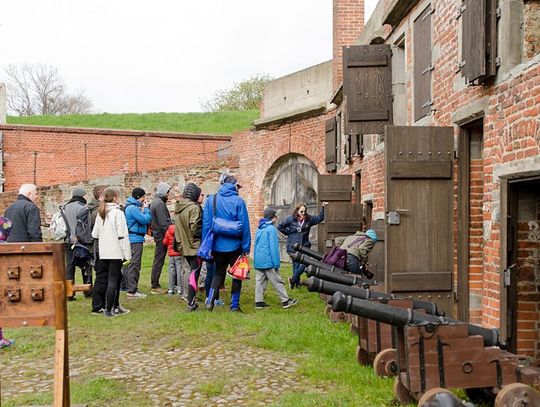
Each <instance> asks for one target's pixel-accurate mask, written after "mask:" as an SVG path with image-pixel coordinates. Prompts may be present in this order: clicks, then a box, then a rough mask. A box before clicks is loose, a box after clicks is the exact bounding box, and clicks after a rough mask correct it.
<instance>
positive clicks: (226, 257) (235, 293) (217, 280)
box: [208, 250, 242, 309]
mask: <svg viewBox="0 0 540 407" xmlns="http://www.w3.org/2000/svg"><path fill="white" fill-rule="evenodd" d="M241 254H242V250H237V251H234V252H214V253H213V255H214V262H215V265H216V268H215V270H214V278H212V285H211V287H210V292H209V293H208V294H209V295H208V297H209V298H210V306H211V307H213V306H214V303H215V301H216V299H217V298H218V296H219V289H220V288H221V286H222V285H223V283H224V282H225V274H226V272H227V267H228V266H232V265H233V264H234V263H235V262H236V260H238V257H240V255H241ZM241 290H242V280H238V279H236V278H233V280H232V285H231V309H238V308H240V292H241Z"/></svg>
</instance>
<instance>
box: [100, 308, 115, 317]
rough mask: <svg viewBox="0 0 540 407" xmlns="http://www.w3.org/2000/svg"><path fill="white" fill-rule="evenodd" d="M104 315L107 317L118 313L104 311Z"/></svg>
mask: <svg viewBox="0 0 540 407" xmlns="http://www.w3.org/2000/svg"><path fill="white" fill-rule="evenodd" d="M103 315H104V316H105V317H106V318H112V317H115V316H116V315H117V314H115V313H114V312H112V311H107V310H105V311H103Z"/></svg>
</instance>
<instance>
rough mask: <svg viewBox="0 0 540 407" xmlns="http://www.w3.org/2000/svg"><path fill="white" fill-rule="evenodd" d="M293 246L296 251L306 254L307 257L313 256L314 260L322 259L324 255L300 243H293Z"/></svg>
mask: <svg viewBox="0 0 540 407" xmlns="http://www.w3.org/2000/svg"><path fill="white" fill-rule="evenodd" d="M293 247H294V250H296V251H297V252H300V253H302V254H305V255H308V256H309V257H313V258H314V259H315V260H319V261H322V259H323V257H324V255H322V254H321V253H319V252H316V251H315V250H311V249H308V248H307V247H305V246H302V245H301V244H300V243H295V244H294V246H293Z"/></svg>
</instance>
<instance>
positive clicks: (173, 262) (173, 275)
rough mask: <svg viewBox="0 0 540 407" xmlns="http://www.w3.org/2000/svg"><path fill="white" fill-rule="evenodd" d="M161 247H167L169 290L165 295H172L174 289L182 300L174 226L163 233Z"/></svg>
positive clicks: (180, 260) (182, 290)
mask: <svg viewBox="0 0 540 407" xmlns="http://www.w3.org/2000/svg"><path fill="white" fill-rule="evenodd" d="M163 246H167V251H168V255H169V269H168V270H169V289H168V290H167V294H169V295H173V294H174V290H175V288H176V292H177V293H178V295H179V296H180V297H182V298H184V297H185V296H186V294H185V291H184V284H183V281H182V253H180V252H179V251H177V250H179V248H178V243H175V238H174V225H169V228H168V229H167V232H165V237H164V238H163ZM175 248H176V250H175Z"/></svg>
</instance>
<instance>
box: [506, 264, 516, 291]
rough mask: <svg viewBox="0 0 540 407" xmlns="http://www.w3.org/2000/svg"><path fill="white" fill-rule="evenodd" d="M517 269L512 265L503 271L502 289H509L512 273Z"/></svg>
mask: <svg viewBox="0 0 540 407" xmlns="http://www.w3.org/2000/svg"><path fill="white" fill-rule="evenodd" d="M515 269H517V264H516V263H514V264H512V265H511V266H510V267H508V268H507V269H506V270H504V271H503V287H510V285H511V279H512V272H513V271H514V270H515Z"/></svg>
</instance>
